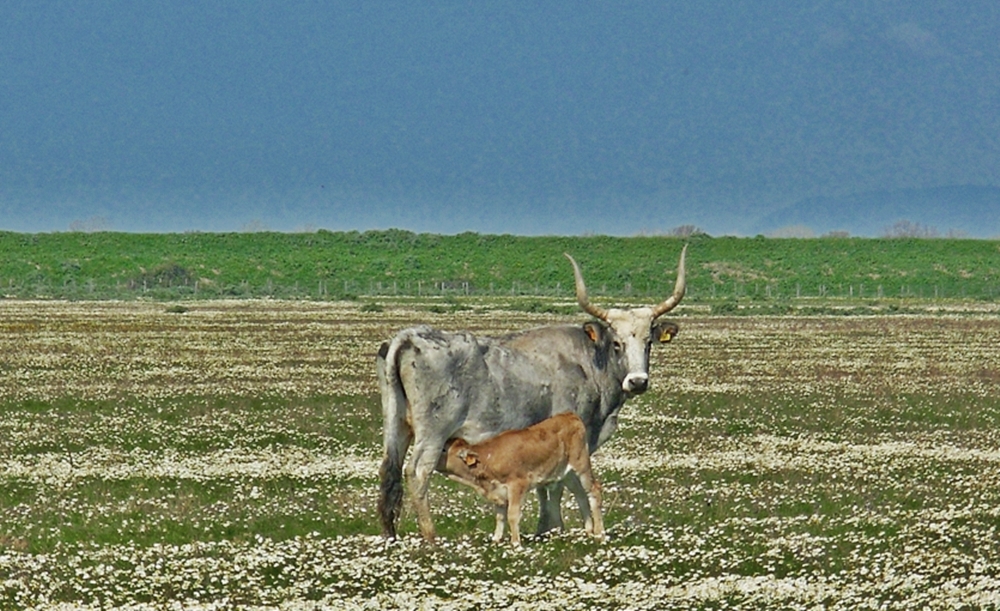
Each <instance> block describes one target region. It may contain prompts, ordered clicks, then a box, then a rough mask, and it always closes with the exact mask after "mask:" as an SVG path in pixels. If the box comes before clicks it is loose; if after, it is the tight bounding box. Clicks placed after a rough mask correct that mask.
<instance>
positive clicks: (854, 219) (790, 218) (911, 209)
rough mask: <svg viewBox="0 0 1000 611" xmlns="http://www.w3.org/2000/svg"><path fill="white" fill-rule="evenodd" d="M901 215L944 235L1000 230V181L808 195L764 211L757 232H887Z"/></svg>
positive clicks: (996, 232) (985, 233) (986, 233)
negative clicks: (796, 229) (800, 228)
mask: <svg viewBox="0 0 1000 611" xmlns="http://www.w3.org/2000/svg"><path fill="white" fill-rule="evenodd" d="M901 220H907V221H910V222H911V223H919V224H920V225H922V226H924V227H927V228H930V229H934V230H936V231H937V232H938V234H939V235H941V236H946V235H948V233H949V232H958V233H960V234H964V235H967V236H969V237H974V238H990V237H997V236H1000V187H980V186H972V185H959V186H951V187H934V188H928V189H902V190H898V191H871V192H868V193H857V194H854V195H845V196H842V197H812V198H809V199H804V200H802V201H800V202H798V203H796V204H793V205H791V206H789V207H787V208H783V209H781V210H778V211H776V212H773V213H771V214H769V215H767V216H765V217H763V218H762V219H761V220H760V221H759V222H758V223H757V225H756V226H755V227H754V233H761V234H765V235H767V234H770V233H773V232H775V231H777V230H780V229H782V228H786V227H791V226H805V227H808V228H809V229H811V230H812V231H814V232H815V233H816V235H822V234H825V233H828V232H831V231H847V232H849V233H850V234H851V235H852V236H872V237H878V236H882V235H884V234H885V232H886V228H888V227H891V226H892V225H893V224H895V223H897V222H898V221H901Z"/></svg>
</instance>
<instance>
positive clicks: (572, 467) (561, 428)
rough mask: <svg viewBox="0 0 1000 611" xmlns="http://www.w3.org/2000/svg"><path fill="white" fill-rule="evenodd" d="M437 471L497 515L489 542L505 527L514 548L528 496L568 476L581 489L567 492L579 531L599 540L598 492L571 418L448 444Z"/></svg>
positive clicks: (580, 427)
mask: <svg viewBox="0 0 1000 611" xmlns="http://www.w3.org/2000/svg"><path fill="white" fill-rule="evenodd" d="M437 470H438V471H441V472H442V473H444V474H445V475H447V476H448V477H450V478H451V479H453V480H455V481H458V482H461V483H463V484H467V485H469V486H471V487H472V488H474V489H475V490H476V491H477V492H479V493H480V494H482V495H483V496H485V497H486V498H487V499H489V500H490V501H492V502H493V503H494V504H495V505H496V512H497V525H496V530H495V531H494V533H493V540H494V541H496V542H497V543H499V542H500V540H501V539H502V538H503V530H504V521H507V522H509V523H510V542H511V545H513V546H514V547H520V546H521V534H520V529H519V527H518V525H519V523H520V521H521V505H522V504H523V502H524V497H525V495H526V494H527V492H528V491H530V490H532V489H534V488H536V487H538V486H540V485H544V484H551V483H554V482H557V481H560V480H562V479H563V478H564V477H566V476H567V475H568V474H569V473H570V472H573V473H575V474H576V476H577V477H579V483H580V484H582V487H581V486H573V485H571V488H574V487H575V488H577V489H578V490H577V492H578V494H577V502H578V503H579V504H580V511H581V512H582V513H583V521H584V528H586V530H587V533H588V534H591V535H593V536H595V537H597V538H603V536H604V521H603V519H602V518H601V488H600V485H599V484H598V483H597V480H596V479H595V478H594V474H593V473H592V472H591V470H590V451H589V448H588V445H587V429H586V427H585V426H584V424H583V421H582V420H580V417H579V416H577V415H576V414H574V413H572V412H565V413H561V414H557V415H555V416H552V417H551V418H549V419H547V420H543V421H541V422H539V423H538V424H535V425H532V426H529V427H528V428H526V429H521V430H517V431H506V432H504V433H500V434H499V435H497V436H496V437H493V438H492V439H488V440H486V441H484V442H482V443H479V444H476V445H469V444H468V443H467V442H465V441H464V440H462V439H452V440H450V441H449V442H448V444H447V445H446V446H445V449H444V451H443V452H442V454H441V458H440V460H439V461H438V464H437ZM574 484H575V482H574Z"/></svg>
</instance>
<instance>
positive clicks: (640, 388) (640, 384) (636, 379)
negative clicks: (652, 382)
mask: <svg viewBox="0 0 1000 611" xmlns="http://www.w3.org/2000/svg"><path fill="white" fill-rule="evenodd" d="M647 388H649V375H648V374H645V373H630V374H628V375H627V376H625V379H624V380H622V390H624V391H625V392H627V393H631V394H634V395H637V394H640V393H644V392H646V389H647Z"/></svg>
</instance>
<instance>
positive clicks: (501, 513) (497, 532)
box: [493, 503, 507, 543]
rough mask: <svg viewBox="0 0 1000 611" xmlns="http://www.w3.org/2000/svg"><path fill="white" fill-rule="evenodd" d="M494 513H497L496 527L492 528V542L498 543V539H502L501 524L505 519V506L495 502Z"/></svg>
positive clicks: (502, 524)
mask: <svg viewBox="0 0 1000 611" xmlns="http://www.w3.org/2000/svg"><path fill="white" fill-rule="evenodd" d="M496 513H497V525H496V528H495V529H494V530H493V542H494V543H500V541H502V540H503V526H504V523H505V522H506V521H507V506H506V505H501V504H500V503H497V504H496Z"/></svg>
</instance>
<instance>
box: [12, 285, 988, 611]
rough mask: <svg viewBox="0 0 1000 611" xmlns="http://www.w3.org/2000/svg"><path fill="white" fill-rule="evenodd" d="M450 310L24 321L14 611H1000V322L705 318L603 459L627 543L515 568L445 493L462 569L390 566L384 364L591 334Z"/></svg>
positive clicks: (613, 528) (85, 305)
mask: <svg viewBox="0 0 1000 611" xmlns="http://www.w3.org/2000/svg"><path fill="white" fill-rule="evenodd" d="M440 305H441V303H440V302H439V301H428V302H420V301H415V300H410V301H407V302H405V303H402V302H401V303H395V302H389V301H387V302H384V303H382V304H381V305H380V307H378V308H372V307H364V304H359V303H357V302H301V301H297V302H296V301H266V300H265V301H259V300H248V301H199V302H191V303H187V305H186V307H187V310H186V311H182V310H183V308H169V307H167V305H166V304H159V303H153V302H147V301H130V302H54V301H13V300H5V301H3V300H0V608H3V609H8V608H9V609H29V608H36V609H107V608H125V609H166V608H191V609H225V608H282V609H323V608H347V609H351V608H358V609H385V608H398V609H417V608H426V609H482V608H502V609H508V608H514V609H532V610H539V609H663V608H667V609H671V608H673V609H704V608H717V609H721V608H749V609H760V608H810V609H811V608H817V607H822V608H838V609H883V608H890V609H894V608H895V609H903V608H907V609H909V608H931V609H945V608H998V607H1000V393H998V392H997V388H998V384H1000V350H997V348H996V347H997V346H998V345H1000V324H998V323H1000V307H997V306H995V305H993V304H988V303H982V302H979V303H962V302H950V303H949V304H947V308H944V309H943V308H942V307H941V306H940V304H934V305H933V306H930V305H929V306H928V307H927V309H925V310H915V311H914V313H911V314H908V315H894V316H887V315H882V316H861V315H859V316H850V317H843V316H806V315H803V314H801V313H800V314H799V315H796V316H754V317H730V316H718V315H715V316H713V315H708V313H707V311H706V310H705V309H704V308H702V307H699V306H697V305H685V304H682V306H681V307H680V308H678V309H677V310H676V311H675V314H676V318H675V320H677V321H678V323H679V324H680V325H681V334H680V336H679V337H678V338H677V340H676V341H675V342H674V343H671V344H670V345H668V346H664V347H656V348H654V351H653V363H652V376H653V388H652V390H651V391H650V392H648V393H646V394H645V395H643V396H642V397H640V398H637V399H635V400H633V401H631V402H629V403H627V404H626V406H625V408H624V409H623V416H622V419H621V428H620V430H619V432H618V434H617V435H616V436H615V437H613V438H612V440H611V441H610V442H609V443H608V444H607V445H606V446H605V447H603V448H602V449H601V450H600V451H599V452H598V453H597V454H596V455H595V470H596V473H597V475H598V477H599V478H600V479H601V480H602V481H603V484H604V491H605V494H604V496H605V513H606V523H607V525H608V526H609V540H608V541H607V542H606V543H603V544H599V543H596V542H593V541H591V540H589V539H587V538H586V537H585V536H584V535H583V533H582V531H581V529H580V524H579V519H578V516H577V513H576V511H575V509H574V508H572V507H570V506H567V508H566V511H565V513H566V515H567V517H568V523H569V525H570V527H571V528H570V530H568V531H567V532H566V533H565V534H561V535H558V536H554V537H551V538H548V539H545V540H529V541H527V542H526V548H525V550H524V551H521V552H515V551H513V550H511V549H510V548H509V547H508V546H495V545H493V544H492V543H491V542H490V540H489V538H490V534H491V531H492V520H493V515H492V510H491V509H490V508H489V507H487V506H486V505H485V504H484V502H482V501H480V500H479V499H478V498H477V497H475V496H474V495H473V494H472V493H471V492H469V491H468V490H466V489H464V488H460V487H458V486H457V485H454V484H452V483H451V482H449V481H447V480H445V479H444V478H441V477H438V478H436V479H435V481H434V483H433V485H432V504H433V505H432V506H433V510H434V515H435V520H436V524H437V526H438V529H439V532H440V534H441V539H442V540H441V543H440V545H438V546H436V547H430V546H426V545H424V544H422V543H421V542H420V541H419V540H418V538H417V537H416V534H415V533H416V527H415V524H414V523H413V517H412V515H409V514H407V515H405V516H404V520H403V524H402V525H401V531H402V532H403V533H404V536H403V537H402V539H401V540H399V541H397V542H394V543H387V542H385V541H384V540H382V539H381V537H379V536H378V534H377V533H378V526H377V519H376V516H375V510H374V507H375V500H376V499H375V496H376V490H377V469H378V463H379V459H380V447H379V444H380V430H381V415H380V408H379V403H378V397H377V391H376V386H375V379H374V367H373V358H374V354H375V352H376V350H377V347H378V345H379V343H380V342H381V341H382V340H383V339H385V338H388V337H390V336H391V335H392V334H393V333H394V332H395V331H396V330H397V329H399V328H401V327H403V326H406V325H409V324H412V323H414V322H418V321H419V322H430V323H432V324H435V325H437V326H440V327H444V328H468V329H473V330H475V331H477V332H480V333H501V332H505V331H508V330H514V329H520V328H525V327H528V326H532V325H537V324H545V323H549V322H556V321H559V322H569V321H583V320H584V319H585V317H584V316H583V315H581V314H578V313H575V312H570V313H562V312H565V311H566V308H567V304H566V303H564V302H552V303H549V302H545V303H543V304H542V306H543V307H539V308H536V309H537V310H539V311H538V312H529V311H525V309H523V308H522V309H516V310H515V309H510V308H509V307H508V303H507V302H506V301H504V300H480V301H470V302H468V303H464V304H463V305H462V307H456V308H441V307H440ZM533 503H534V501H532V506H531V507H529V508H528V510H527V512H526V522H528V523H527V524H526V525H525V527H526V530H529V531H530V530H531V529H533V517H534V513H535V511H536V509H535V507H534V505H533Z"/></svg>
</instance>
